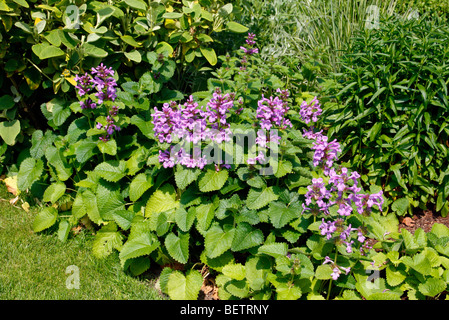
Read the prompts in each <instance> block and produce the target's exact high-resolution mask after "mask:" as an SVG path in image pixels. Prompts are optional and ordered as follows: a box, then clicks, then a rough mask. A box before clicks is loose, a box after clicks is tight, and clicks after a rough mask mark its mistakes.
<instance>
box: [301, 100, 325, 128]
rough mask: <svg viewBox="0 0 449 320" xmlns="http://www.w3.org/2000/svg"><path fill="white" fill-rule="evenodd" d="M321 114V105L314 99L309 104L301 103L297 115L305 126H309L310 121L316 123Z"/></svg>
mask: <svg viewBox="0 0 449 320" xmlns="http://www.w3.org/2000/svg"><path fill="white" fill-rule="evenodd" d="M321 113H322V110H321V104H320V103H319V101H318V100H317V98H316V97H314V98H313V99H312V101H310V102H309V103H307V102H306V101H303V102H302V104H301V106H300V110H299V115H300V116H301V119H302V120H303V121H304V122H305V123H306V124H309V122H310V121H313V122H317V121H318V116H320V115H321Z"/></svg>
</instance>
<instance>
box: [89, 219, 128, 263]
mask: <svg viewBox="0 0 449 320" xmlns="http://www.w3.org/2000/svg"><path fill="white" fill-rule="evenodd" d="M122 244H123V236H122V235H121V234H120V233H119V232H118V231H117V225H115V224H114V223H110V224H108V225H106V226H104V227H102V228H101V229H100V230H99V231H98V232H97V234H96V235H95V239H94V241H93V243H92V253H93V255H94V256H95V257H97V258H99V259H103V258H106V257H107V256H109V255H110V254H111V253H112V251H113V250H114V249H117V250H120V249H121V248H122Z"/></svg>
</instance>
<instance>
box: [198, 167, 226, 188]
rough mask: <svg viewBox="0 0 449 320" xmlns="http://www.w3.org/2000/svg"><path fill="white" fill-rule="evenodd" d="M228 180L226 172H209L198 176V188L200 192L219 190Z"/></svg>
mask: <svg viewBox="0 0 449 320" xmlns="http://www.w3.org/2000/svg"><path fill="white" fill-rule="evenodd" d="M226 180H228V171H227V170H220V171H216V170H210V169H208V170H207V171H206V172H205V173H203V174H202V175H201V176H200V180H199V182H198V187H199V189H200V191H201V192H210V191H215V190H220V189H221V188H222V187H223V186H224V184H225V183H226Z"/></svg>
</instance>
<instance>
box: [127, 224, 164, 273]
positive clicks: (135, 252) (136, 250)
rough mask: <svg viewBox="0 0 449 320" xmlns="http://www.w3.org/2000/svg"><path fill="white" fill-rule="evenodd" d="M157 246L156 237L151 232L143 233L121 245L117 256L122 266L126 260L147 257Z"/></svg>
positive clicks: (158, 244)
mask: <svg viewBox="0 0 449 320" xmlns="http://www.w3.org/2000/svg"><path fill="white" fill-rule="evenodd" d="M159 246H160V243H159V241H158V239H157V237H156V235H154V234H153V233H151V232H145V233H142V234H140V235H139V236H137V237H134V238H132V239H128V241H126V243H125V244H124V245H123V247H122V249H121V251H120V255H119V257H120V261H121V263H122V266H123V265H124V263H125V261H126V260H128V259H131V258H137V257H141V256H144V255H149V254H150V253H151V252H153V251H154V250H155V249H157V248H158V247H159Z"/></svg>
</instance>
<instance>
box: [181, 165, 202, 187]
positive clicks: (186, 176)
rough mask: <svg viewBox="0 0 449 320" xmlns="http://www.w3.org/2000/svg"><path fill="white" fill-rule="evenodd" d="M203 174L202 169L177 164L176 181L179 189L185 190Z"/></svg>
mask: <svg viewBox="0 0 449 320" xmlns="http://www.w3.org/2000/svg"><path fill="white" fill-rule="evenodd" d="M200 174H201V170H199V169H192V168H185V167H184V166H181V165H179V166H177V167H176V172H175V181H176V185H177V186H178V188H179V189H181V190H184V189H185V188H187V186H188V185H189V184H191V183H192V182H193V181H195V180H196V179H197V178H198V176H199V175H200Z"/></svg>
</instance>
